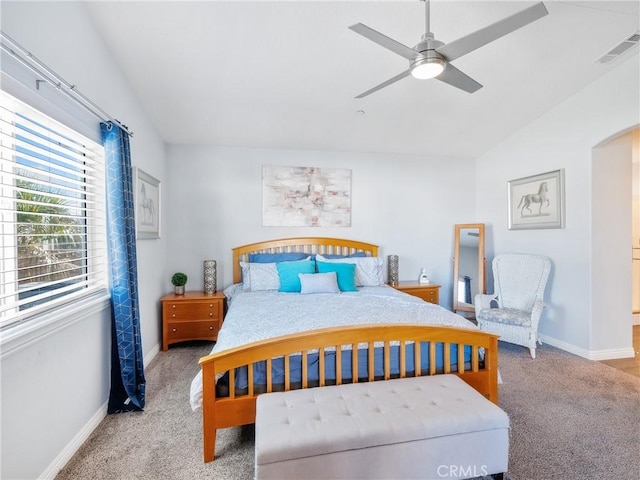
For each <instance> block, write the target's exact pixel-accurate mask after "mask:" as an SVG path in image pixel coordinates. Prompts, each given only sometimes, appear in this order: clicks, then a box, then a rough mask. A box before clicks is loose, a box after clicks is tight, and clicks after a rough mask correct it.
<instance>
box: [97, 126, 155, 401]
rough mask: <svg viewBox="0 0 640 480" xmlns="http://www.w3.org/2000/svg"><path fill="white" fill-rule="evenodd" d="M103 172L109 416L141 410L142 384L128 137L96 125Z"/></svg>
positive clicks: (143, 393) (112, 127)
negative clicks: (108, 302) (108, 293)
mask: <svg viewBox="0 0 640 480" xmlns="http://www.w3.org/2000/svg"><path fill="white" fill-rule="evenodd" d="M100 128H101V130H102V142H103V144H104V149H105V157H106V158H105V160H106V168H107V223H108V228H107V233H108V237H109V238H108V245H109V263H110V267H111V278H110V280H111V282H110V283H111V392H110V394H109V406H108V412H109V413H117V412H126V411H132V410H142V409H143V408H144V402H145V388H146V383H145V378H144V367H143V362H142V339H141V336H140V311H139V308H138V269H137V261H136V235H135V222H134V203H133V202H134V200H133V179H132V177H133V176H132V173H131V155H130V152H129V134H128V133H127V132H126V131H124V130H123V129H122V128H120V127H119V126H117V125H115V124H112V123H111V122H109V123H102V124H100Z"/></svg>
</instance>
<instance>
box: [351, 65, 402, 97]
mask: <svg viewBox="0 0 640 480" xmlns="http://www.w3.org/2000/svg"><path fill="white" fill-rule="evenodd" d="M409 75H411V70H405V71H404V72H402V73H400V74H398V75H396V76H395V77H393V78H390V79H389V80H387V81H386V82H382V83H381V84H380V85H377V86H375V87H373V88H371V89H369V90H367V91H366V92H364V93H361V94H360V95H358V96H357V97H355V98H362V97H366V96H367V95H370V94H372V93H373V92H377V91H378V90H380V89H381V88H384V87H387V86H389V85H391V84H392V83H395V82H397V81H398V80H402V79H403V78H404V77H408V76H409Z"/></svg>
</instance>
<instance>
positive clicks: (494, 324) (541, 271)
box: [474, 253, 551, 358]
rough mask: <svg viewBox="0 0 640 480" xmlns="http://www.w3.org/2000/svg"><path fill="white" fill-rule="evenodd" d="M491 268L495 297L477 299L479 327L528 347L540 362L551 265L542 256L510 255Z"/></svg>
mask: <svg viewBox="0 0 640 480" xmlns="http://www.w3.org/2000/svg"><path fill="white" fill-rule="evenodd" d="M491 267H492V269H493V281H494V288H493V292H494V293H493V295H483V294H478V295H476V296H475V302H474V304H475V310H476V320H477V321H478V326H479V327H480V329H481V330H486V331H488V332H491V333H495V334H498V335H500V340H502V341H505V342H509V343H515V344H516V345H522V346H524V347H528V348H529V351H530V352H531V358H536V344H537V343H540V344H542V342H540V339H539V337H538V323H539V322H540V315H541V314H542V309H543V308H544V306H545V303H544V289H545V286H546V285H547V280H548V278H549V272H550V271H551V261H550V260H549V259H548V258H547V257H543V256H541V255H528V254H520V253H506V254H501V255H497V256H496V257H495V258H494V259H493V262H492V263H491Z"/></svg>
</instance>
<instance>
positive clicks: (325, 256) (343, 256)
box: [321, 252, 367, 259]
mask: <svg viewBox="0 0 640 480" xmlns="http://www.w3.org/2000/svg"><path fill="white" fill-rule="evenodd" d="M321 255H322V256H323V257H324V258H331V259H334V258H361V257H366V256H367V254H366V253H364V252H356V253H352V254H351V255H335V254H332V253H323V254H321Z"/></svg>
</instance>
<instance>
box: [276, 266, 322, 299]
mask: <svg viewBox="0 0 640 480" xmlns="http://www.w3.org/2000/svg"><path fill="white" fill-rule="evenodd" d="M276 268H277V269H278V277H280V291H281V292H299V291H300V277H298V274H299V273H315V272H316V262H311V261H309V262H304V261H300V262H279V263H276Z"/></svg>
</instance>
